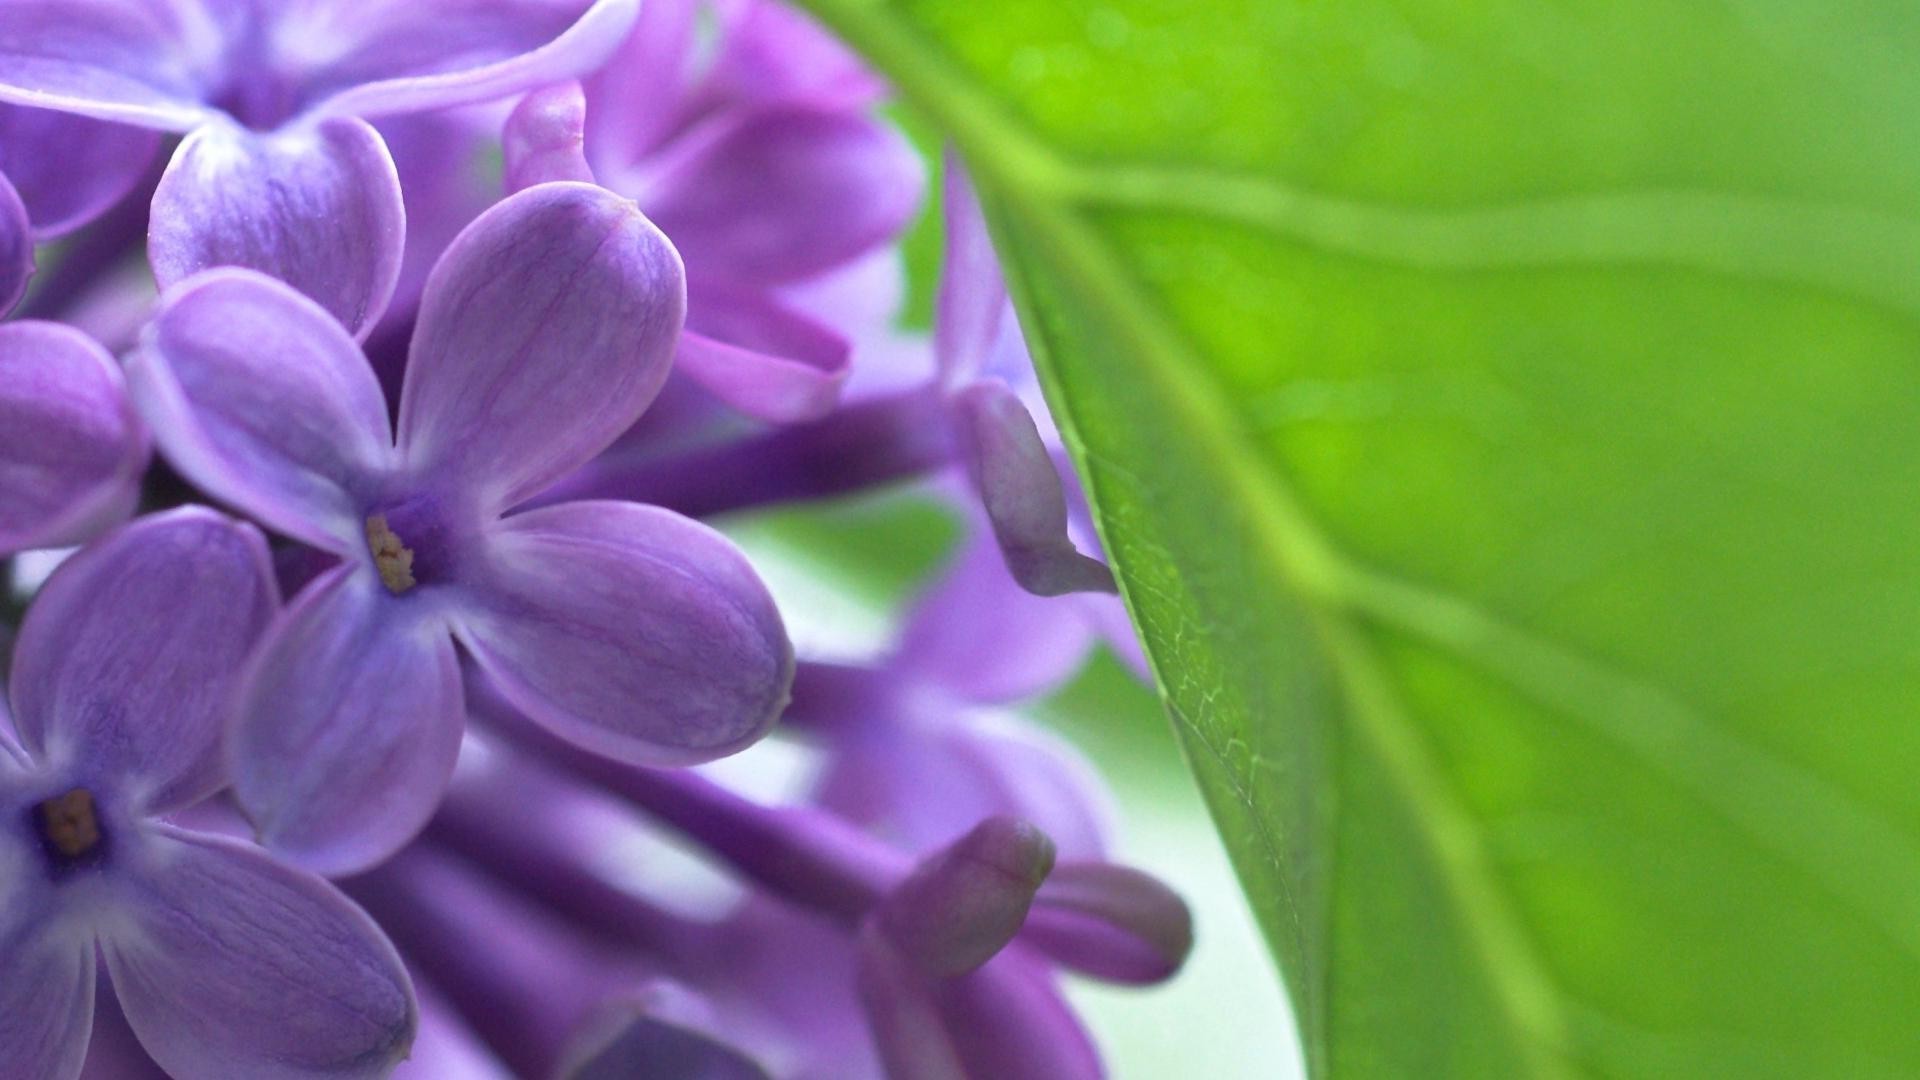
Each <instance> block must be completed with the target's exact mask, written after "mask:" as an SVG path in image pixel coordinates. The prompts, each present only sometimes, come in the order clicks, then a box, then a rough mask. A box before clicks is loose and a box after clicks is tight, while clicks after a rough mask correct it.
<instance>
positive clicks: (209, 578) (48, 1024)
mask: <svg viewBox="0 0 1920 1080" xmlns="http://www.w3.org/2000/svg"><path fill="white" fill-rule="evenodd" d="M277 607H278V594H277V592H276V590H275V587H274V584H273V579H272V576H271V571H270V566H269V562H268V558H267V550H266V544H265V542H264V540H263V539H262V538H261V536H260V535H259V534H258V533H257V532H255V531H254V530H252V529H251V528H249V527H247V526H244V525H239V524H236V523H234V522H231V521H229V520H227V519H226V518H223V517H221V516H219V515H217V514H214V513H212V512H209V511H205V510H199V509H186V510H179V511H174V512H172V513H168V514H164V515H159V516H154V517H148V518H144V519H142V520H140V521H138V522H136V523H134V524H132V525H129V526H127V527H126V528H124V529H122V530H120V531H119V532H116V533H114V534H112V535H111V536H109V537H107V538H105V539H102V540H100V541H98V542H97V543H95V544H94V545H92V546H91V547H89V548H87V549H86V550H85V551H83V552H82V553H81V554H79V555H78V556H76V557H75V558H73V559H72V560H70V561H69V562H67V563H66V564H65V565H63V566H62V567H61V568H60V569H59V570H58V571H56V572H55V573H54V575H53V577H52V578H51V579H50V580H49V581H48V583H47V585H46V586H45V587H44V589H43V590H42V591H41V593H40V594H39V596H38V598H37V599H36V601H35V603H34V605H33V608H32V609H31V611H30V612H29V614H28V616H27V619H26V622H25V624H24V625H23V626H22V628H21V633H20V640H19V642H18V645H17V649H16V652H15V659H14V667H13V671H12V674H11V678H10V685H9V689H10V692H11V703H12V724H11V727H12V729H13V732H14V734H16V735H17V741H16V740H15V739H14V738H11V737H9V736H8V735H7V734H6V732H5V731H4V730H0V1062H5V1064H6V1068H7V1075H8V1076H10V1077H21V1078H22V1080H43V1078H44V1080H52V1078H59V1077H73V1076H77V1075H78V1074H79V1072H80V1069H81V1063H82V1059H83V1057H84V1056H85V1054H86V1050H87V1042H88V1034H89V1031H90V1029H91V1027H92V1023H93V1008H94V994H95V986H94V979H95V955H96V950H97V951H98V955H99V957H100V958H101V959H102V960H103V961H104V964H105V968H106V970H107V972H108V973H109V975H110V977H111V979H112V982H113V988H114V991H115V993H116V995H117V998H118V1001H119V1004H120V1006H121V1007H122V1008H123V1009H124V1011H125V1014H126V1018H127V1020H128V1022H129V1023H130V1024H131V1026H132V1029H133V1031H134V1032H135V1033H136V1034H137V1035H138V1037H139V1041H140V1044H141V1045H142V1046H143V1047H144V1048H145V1050H146V1053H148V1054H150V1055H151V1056H152V1057H153V1059H154V1060H155V1061H157V1062H158V1063H159V1064H160V1065H161V1066H162V1067H163V1068H165V1069H166V1070H167V1071H168V1072H170V1073H173V1074H174V1075H178V1076H235V1075H245V1076H249V1077H261V1078H271V1077H296V1076H297V1077H318V1076H338V1077H377V1076H383V1075H385V1074H386V1073H387V1072H388V1071H389V1070H391V1068H392V1066H393V1063H394V1062H396V1061H398V1060H399V1059H400V1058H402V1057H404V1056H405V1055H406V1052H407V1047H408V1044H409V1043H410V1042H411V1040H412V1037H413V1029H414V1006H413V998H412V992H411V990H410V988H409V985H408V982H407V978H406V973H405V971H404V970H403V969H402V968H401V966H400V961H399V958H398V957H397V956H396V955H395V953H394V951H393V948H392V946H390V945H389V944H388V943H387V942H386V939H385V938H384V937H382V935H381V934H380V932H379V930H378V929H377V928H376V927H375V926H374V924H373V923H372V921H371V920H370V919H368V918H367V916H366V915H365V914H364V913H362V912H361V911H360V910H359V909H357V908H355V907H354V906H353V905H352V904H351V903H349V902H348V901H347V900H346V899H345V898H344V897H343V896H341V895H340V894H339V893H338V892H337V891H335V890H334V889H333V887H332V886H330V885H328V884H326V883H325V882H324V881H322V880H320V879H319V878H317V877H314V876H311V875H309V874H306V873H304V872H301V871H297V870H292V869H289V868H287V867H285V866H283V865H282V864H280V863H277V862H275V861H273V860H272V859H270V858H268V857H267V856H266V855H265V854H264V853H263V852H261V851H259V850H258V849H256V848H254V847H252V846H251V845H248V844H243V843H240V842H238V841H234V840H231V839H228V838H225V837H221V836H216V835H211V834H207V833H201V832H196V831H191V830H189V829H185V828H182V827H180V826H177V825H174V824H170V823H168V822H167V821H166V820H164V819H165V816H166V815H168V814H169V813H171V812H173V811H176V810H179V809H180V808H182V807H185V806H187V805H189V804H191V803H194V802H196V801H198V800H200V799H202V798H204V797H205V796H207V795H208V794H210V793H211V792H213V791H214V790H215V789H217V788H219V787H220V786H221V785H222V783H223V782H224V776H223V774H222V770H221V767H220V756H219V753H218V744H219V735H220V731H221V721H222V720H223V706H224V705H225V703H226V700H227V698H228V696H229V694H230V693H231V691H232V690H233V688H234V684H235V681H236V677H235V673H236V672H237V671H238V670H239V669H240V668H241V666H242V664H243V662H244V660H245V658H246V656H247V653H248V651H249V650H250V649H251V648H252V647H253V645H254V643H255V641H256V640H257V639H258V638H259V636H260V634H261V632H262V631H263V630H264V629H265V627H266V626H267V624H268V622H269V620H270V619H271V618H272V616H273V614H274V612H275V610H276V609H277Z"/></svg>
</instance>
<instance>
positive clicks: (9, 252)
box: [0, 173, 33, 315]
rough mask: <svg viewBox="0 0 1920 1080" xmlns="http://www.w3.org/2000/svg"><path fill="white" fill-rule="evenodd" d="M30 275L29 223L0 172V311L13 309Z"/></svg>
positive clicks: (30, 234) (16, 193)
mask: <svg viewBox="0 0 1920 1080" xmlns="http://www.w3.org/2000/svg"><path fill="white" fill-rule="evenodd" d="M31 277H33V225H32V223H31V222H29V221H28V220H27V206H26V204H25V203H23V202H21V201H20V193H19V192H18V191H16V190H14V187H13V184H12V183H10V182H9V181H8V180H7V177H6V175H5V174H4V173H0V315H5V314H6V313H7V312H9V311H12V310H13V306H14V305H15V304H18V303H19V302H20V297H22V296H24V295H25V294H26V291H27V280H28V279H29V278H31Z"/></svg>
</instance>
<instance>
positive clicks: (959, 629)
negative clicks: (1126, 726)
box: [892, 529, 1124, 704]
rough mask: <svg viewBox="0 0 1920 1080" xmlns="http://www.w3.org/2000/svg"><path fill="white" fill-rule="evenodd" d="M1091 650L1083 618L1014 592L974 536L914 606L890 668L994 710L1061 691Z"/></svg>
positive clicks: (988, 546)
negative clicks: (1054, 690) (949, 567)
mask: <svg viewBox="0 0 1920 1080" xmlns="http://www.w3.org/2000/svg"><path fill="white" fill-rule="evenodd" d="M979 531H980V532H982V533H984V532H985V531H986V530H984V529H982V530H979ZM1089 599H1091V598H1089ZM1113 602H1114V603H1118V601H1117V600H1115V601H1113ZM1123 618H1124V615H1123ZM1092 646H1093V630H1092V628H1091V627H1090V626H1089V622H1088V613H1087V612H1086V611H1085V610H1083V609H1082V608H1081V607H1080V605H1078V604H1076V603H1074V602H1070V601H1061V600H1059V599H1058V598H1054V597H1041V596H1035V595H1033V594H1032V593H1030V592H1028V591H1026V590H1025V589H1022V588H1020V587H1019V586H1018V585H1017V584H1015V583H1014V580H1013V578H1012V577H1011V576H1010V575H1009V574H1008V573H1007V564H1006V560H1005V558H1004V557H1003V556H1002V555H1001V554H1000V548H999V546H998V545H997V544H995V543H994V541H993V539H992V537H990V536H986V535H982V536H979V537H976V538H974V539H971V540H969V541H968V542H967V544H966V546H965V547H964V548H962V549H961V551H960V554H959V556H958V557H957V559H956V561H955V563H954V565H953V567H952V569H950V570H948V571H947V572H946V573H945V574H944V575H942V576H941V578H940V579H939V580H938V581H936V582H935V583H934V584H933V586H932V587H931V588H929V589H928V590H927V592H926V594H925V595H923V596H922V597H921V598H920V599H919V601H918V602H917V603H916V604H915V605H914V607H913V610H912V612H911V613H910V614H909V616H908V618H907V625H906V628H905V629H904V630H903V631H902V632H901V638H900V645H899V648H898V649H897V650H896V652H895V655H894V659H893V661H892V665H893V666H895V667H897V668H899V669H900V670H902V671H905V672H909V673H911V674H913V675H915V676H918V677H920V678H923V679H926V680H927V681H929V682H932V683H934V684H936V685H938V686H940V687H942V688H943V689H945V690H947V691H948V692H949V693H951V694H953V695H954V696H955V697H957V698H960V699H962V700H966V701H971V702H978V703H983V704H985V703H991V704H999V703H1005V702H1013V701H1022V700H1025V699H1027V698H1031V697H1035V696H1038V695H1040V694H1042V693H1045V692H1047V691H1049V690H1053V689H1056V688H1058V687H1060V686H1062V685H1064V684H1065V683H1066V681H1067V680H1068V679H1070V678H1072V677H1073V675H1074V673H1075V672H1077V671H1079V670H1080V666H1081V664H1083V663H1084V662H1085V661H1086V659H1087V656H1088V654H1089V652H1090V651H1091V649H1092Z"/></svg>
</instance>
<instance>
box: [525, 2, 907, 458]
mask: <svg viewBox="0 0 1920 1080" xmlns="http://www.w3.org/2000/svg"><path fill="white" fill-rule="evenodd" d="M708 7H709V5H707V4H705V3H703V2H700V0H651V2H649V3H648V4H647V5H646V7H645V9H644V10H643V12H642V14H641V17H640V19H639V22H638V23H637V25H636V26H635V28H634V31H633V32H632V33H631V34H630V35H629V36H628V38H627V40H626V42H625V44H624V45H623V46H622V47H621V50H620V52H618V53H616V55H615V56H614V59H613V62H611V63H609V64H608V65H607V66H606V67H604V68H603V69H601V71H600V72H599V73H597V74H596V75H594V76H593V78H592V79H590V80H589V81H588V82H587V83H586V85H585V90H584V92H583V91H582V90H581V89H580V88H579V87H577V86H572V85H561V86H555V87H551V88H548V89H546V90H543V91H540V92H538V93H535V94H533V95H530V96H529V97H528V99H527V100H526V101H525V102H523V103H522V105H521V107H520V108H519V109H517V110H516V111H515V112H514V114H513V116H512V117H511V118H510V119H509V121H508V124H507V130H506V137H505V143H506V171H507V180H508V183H509V186H510V187H517V186H524V185H526V184H531V183H538V182H540V181H544V180H558V179H568V180H597V181H598V182H600V183H603V184H606V185H607V186H608V187H610V188H612V189H614V190H616V191H619V192H621V193H623V194H626V195H629V196H631V197H633V198H634V199H636V200H638V202H639V203H640V206H641V207H642V209H644V210H645V211H646V212H647V214H648V215H649V216H650V217H652V218H653V219H654V220H655V221H656V222H657V223H658V224H659V225H660V227H661V228H662V229H663V230H664V231H665V232H666V234H667V235H668V236H669V237H670V238H672V240H673V242H674V244H675V246H676V247H677V248H678V249H679V250H680V252H681V254H682V256H683V257H684V258H685V259H686V264H687V283H688V293H689V306H688V314H687V333H686V334H685V335H684V336H683V337H682V339H681V342H680V347H679V353H678V357H677V359H676V369H677V370H679V371H680V372H682V373H684V374H685V375H687V376H688V377H690V378H692V379H694V380H697V381H698V382H699V383H700V384H701V385H703V386H705V387H706V388H707V389H708V390H710V391H712V392H713V393H714V394H715V395H716V396H717V397H719V398H720V399H721V400H722V401H725V402H726V403H727V404H729V405H731V406H733V407H734V408H737V409H739V410H741V411H743V412H745V413H747V414H748V415H750V416H753V417H756V418H758V419H761V420H767V421H774V422H791V421H795V420H802V419H809V418H813V417H817V416H820V415H823V414H825V413H826V412H828V411H830V410H831V409H832V407H833V405H834V402H835V401H836V399H837V396H838V393H839V389H840V385H841V383H842V382H843V381H844V379H845V378H846V376H847V372H848V363H849V359H850V353H851V348H852V345H851V342H850V341H849V340H848V339H847V337H846V336H845V335H844V334H842V333H841V332H840V331H838V330H837V329H836V328H835V327H833V326H831V325H829V324H828V323H826V322H824V321H822V320H820V319H818V318H816V317H815V316H814V315H812V314H811V313H809V312H808V311H806V310H805V309H804V308H803V307H802V306H800V305H798V304H795V303H794V302H792V300H791V298H790V297H788V296H787V295H785V294H786V292H787V290H789V289H791V288H792V287H794V286H797V285H800V284H801V283H804V282H808V281H811V280H814V279H816V278H818V277H820V276H822V275H825V274H830V273H833V272H836V271H839V270H842V269H844V268H846V267H848V266H849V265H851V264H853V263H855V262H856V261H857V260H859V259H860V258H861V257H862V256H865V255H867V254H869V253H871V252H873V251H875V250H877V249H878V248H880V247H881V246H882V245H884V244H886V243H887V242H889V241H891V240H893V239H894V238H896V237H897V236H898V235H899V234H900V232H901V231H902V230H903V229H904V228H905V227H906V225H907V224H908V223H909V222H911V221H912V220H913V217H914V215H915V214H916V213H917V212H918V210H919V206H920V198H921V192H922V189H923V187H924V184H925V180H924V173H923V169H922V167H921V164H920V158H919V155H918V154H916V153H915V152H914V151H913V148H912V147H911V146H910V145H908V143H907V142H906V140H905V139H903V138H902V137H901V136H900V135H899V134H898V133H897V132H896V131H894V130H893V129H892V128H891V127H889V126H887V125H885V124H883V123H881V122H880V121H879V120H878V119H877V118H875V117H874V116H873V115H871V113H872V107H873V105H874V103H875V101H876V100H877V98H878V96H879V95H880V93H881V91H882V89H883V86H882V84H881V83H880V82H879V80H878V79H876V78H875V77H874V76H873V75H872V74H871V73H870V72H869V71H867V70H866V69H865V68H864V67H863V66H862V65H861V64H860V63H859V62H858V61H857V60H856V59H855V58H853V56H852V55H851V54H850V53H848V52H847V51H846V50H845V49H844V48H843V47H842V46H840V45H839V44H838V43H837V42H835V41H834V40H833V39H831V38H830V37H828V36H826V35H825V34H824V33H821V32H820V31H819V30H818V29H817V28H815V27H813V26H812V25H811V24H810V23H809V22H807V21H806V20H804V19H803V18H802V17H801V16H798V15H796V14H795V13H793V12H792V11H791V10H790V9H788V8H786V7H784V6H782V5H778V4H773V3H767V2H762V0H754V2H749V3H737V2H736V3H724V4H718V5H712V7H713V8H714V13H715V14H716V16H717V21H718V24H719V38H718V41H717V42H716V43H714V44H713V47H712V53H711V59H706V58H705V56H706V54H705V53H704V52H703V50H702V49H700V48H698V47H696V46H697V42H696V21H697V17H698V16H699V15H700V14H701V13H702V10H703V9H706V8H708Z"/></svg>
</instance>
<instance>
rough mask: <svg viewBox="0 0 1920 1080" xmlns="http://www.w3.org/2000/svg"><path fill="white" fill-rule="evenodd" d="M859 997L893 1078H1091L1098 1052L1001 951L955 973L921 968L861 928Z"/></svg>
mask: <svg viewBox="0 0 1920 1080" xmlns="http://www.w3.org/2000/svg"><path fill="white" fill-rule="evenodd" d="M860 999H861V1003H862V1004H863V1005H864V1006H865V1007H866V1012H867V1016H868V1018H869V1020H870V1021H871V1022H872V1024H873V1029H874V1039H875V1041H876V1042H877V1043H878V1044H879V1048H880V1054H881V1057H882V1059H883V1060H884V1061H885V1062H886V1068H887V1075H888V1076H889V1077H894V1078H896V1080H967V1078H969V1077H987V1076H990V1077H994V1078H995V1080H1098V1078H1099V1077H1103V1076H1105V1075H1106V1070H1105V1069H1103V1068H1102V1067H1101V1064H1100V1057H1099V1054H1098V1053H1097V1052H1096V1051H1095V1050H1094V1048H1093V1044H1092V1042H1091V1041H1090V1040H1089V1039H1088V1038H1087V1034H1086V1031H1085V1030H1084V1029H1083V1028H1081V1026H1080V1023H1079V1021H1078V1019H1076V1018H1075V1016H1074V1014H1073V1011H1072V1010H1071V1009H1070V1008H1068V1007H1067V1004H1066V1002H1065V1001H1064V1000H1062V999H1061V997H1060V992H1059V991H1058V990H1057V989H1055V988H1054V986H1053V985H1052V983H1051V981H1050V980H1049V979H1048V978H1047V975H1046V972H1045V971H1043V970H1042V969H1040V968H1039V967H1038V966H1036V965H1034V964H1033V963H1031V962H1030V961H1029V960H1028V959H1027V958H1026V957H1024V956H1020V955H1015V954H1013V953H1003V954H1001V955H1000V956H998V957H996V958H995V959H994V960H993V961H992V962H990V963H988V964H987V965H986V966H985V967H983V968H980V969H979V970H977V971H974V972H972V973H970V974H967V975H963V976H961V977H959V978H955V979H931V978H928V977H927V976H925V975H923V974H921V973H920V972H919V971H918V970H916V969H915V968H914V967H913V965H912V964H910V963H909V962H908V961H907V960H906V959H905V958H904V957H903V956H902V955H901V954H900V953H899V952H898V951H897V950H896V949H894V948H893V946H892V944H891V943H890V942H889V941H888V939H887V938H886V937H885V935H884V934H882V933H881V932H880V931H879V930H878V928H877V927H874V926H872V925H869V926H868V927H867V928H866V929H865V930H864V931H863V932H862V934H861V937H860Z"/></svg>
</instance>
